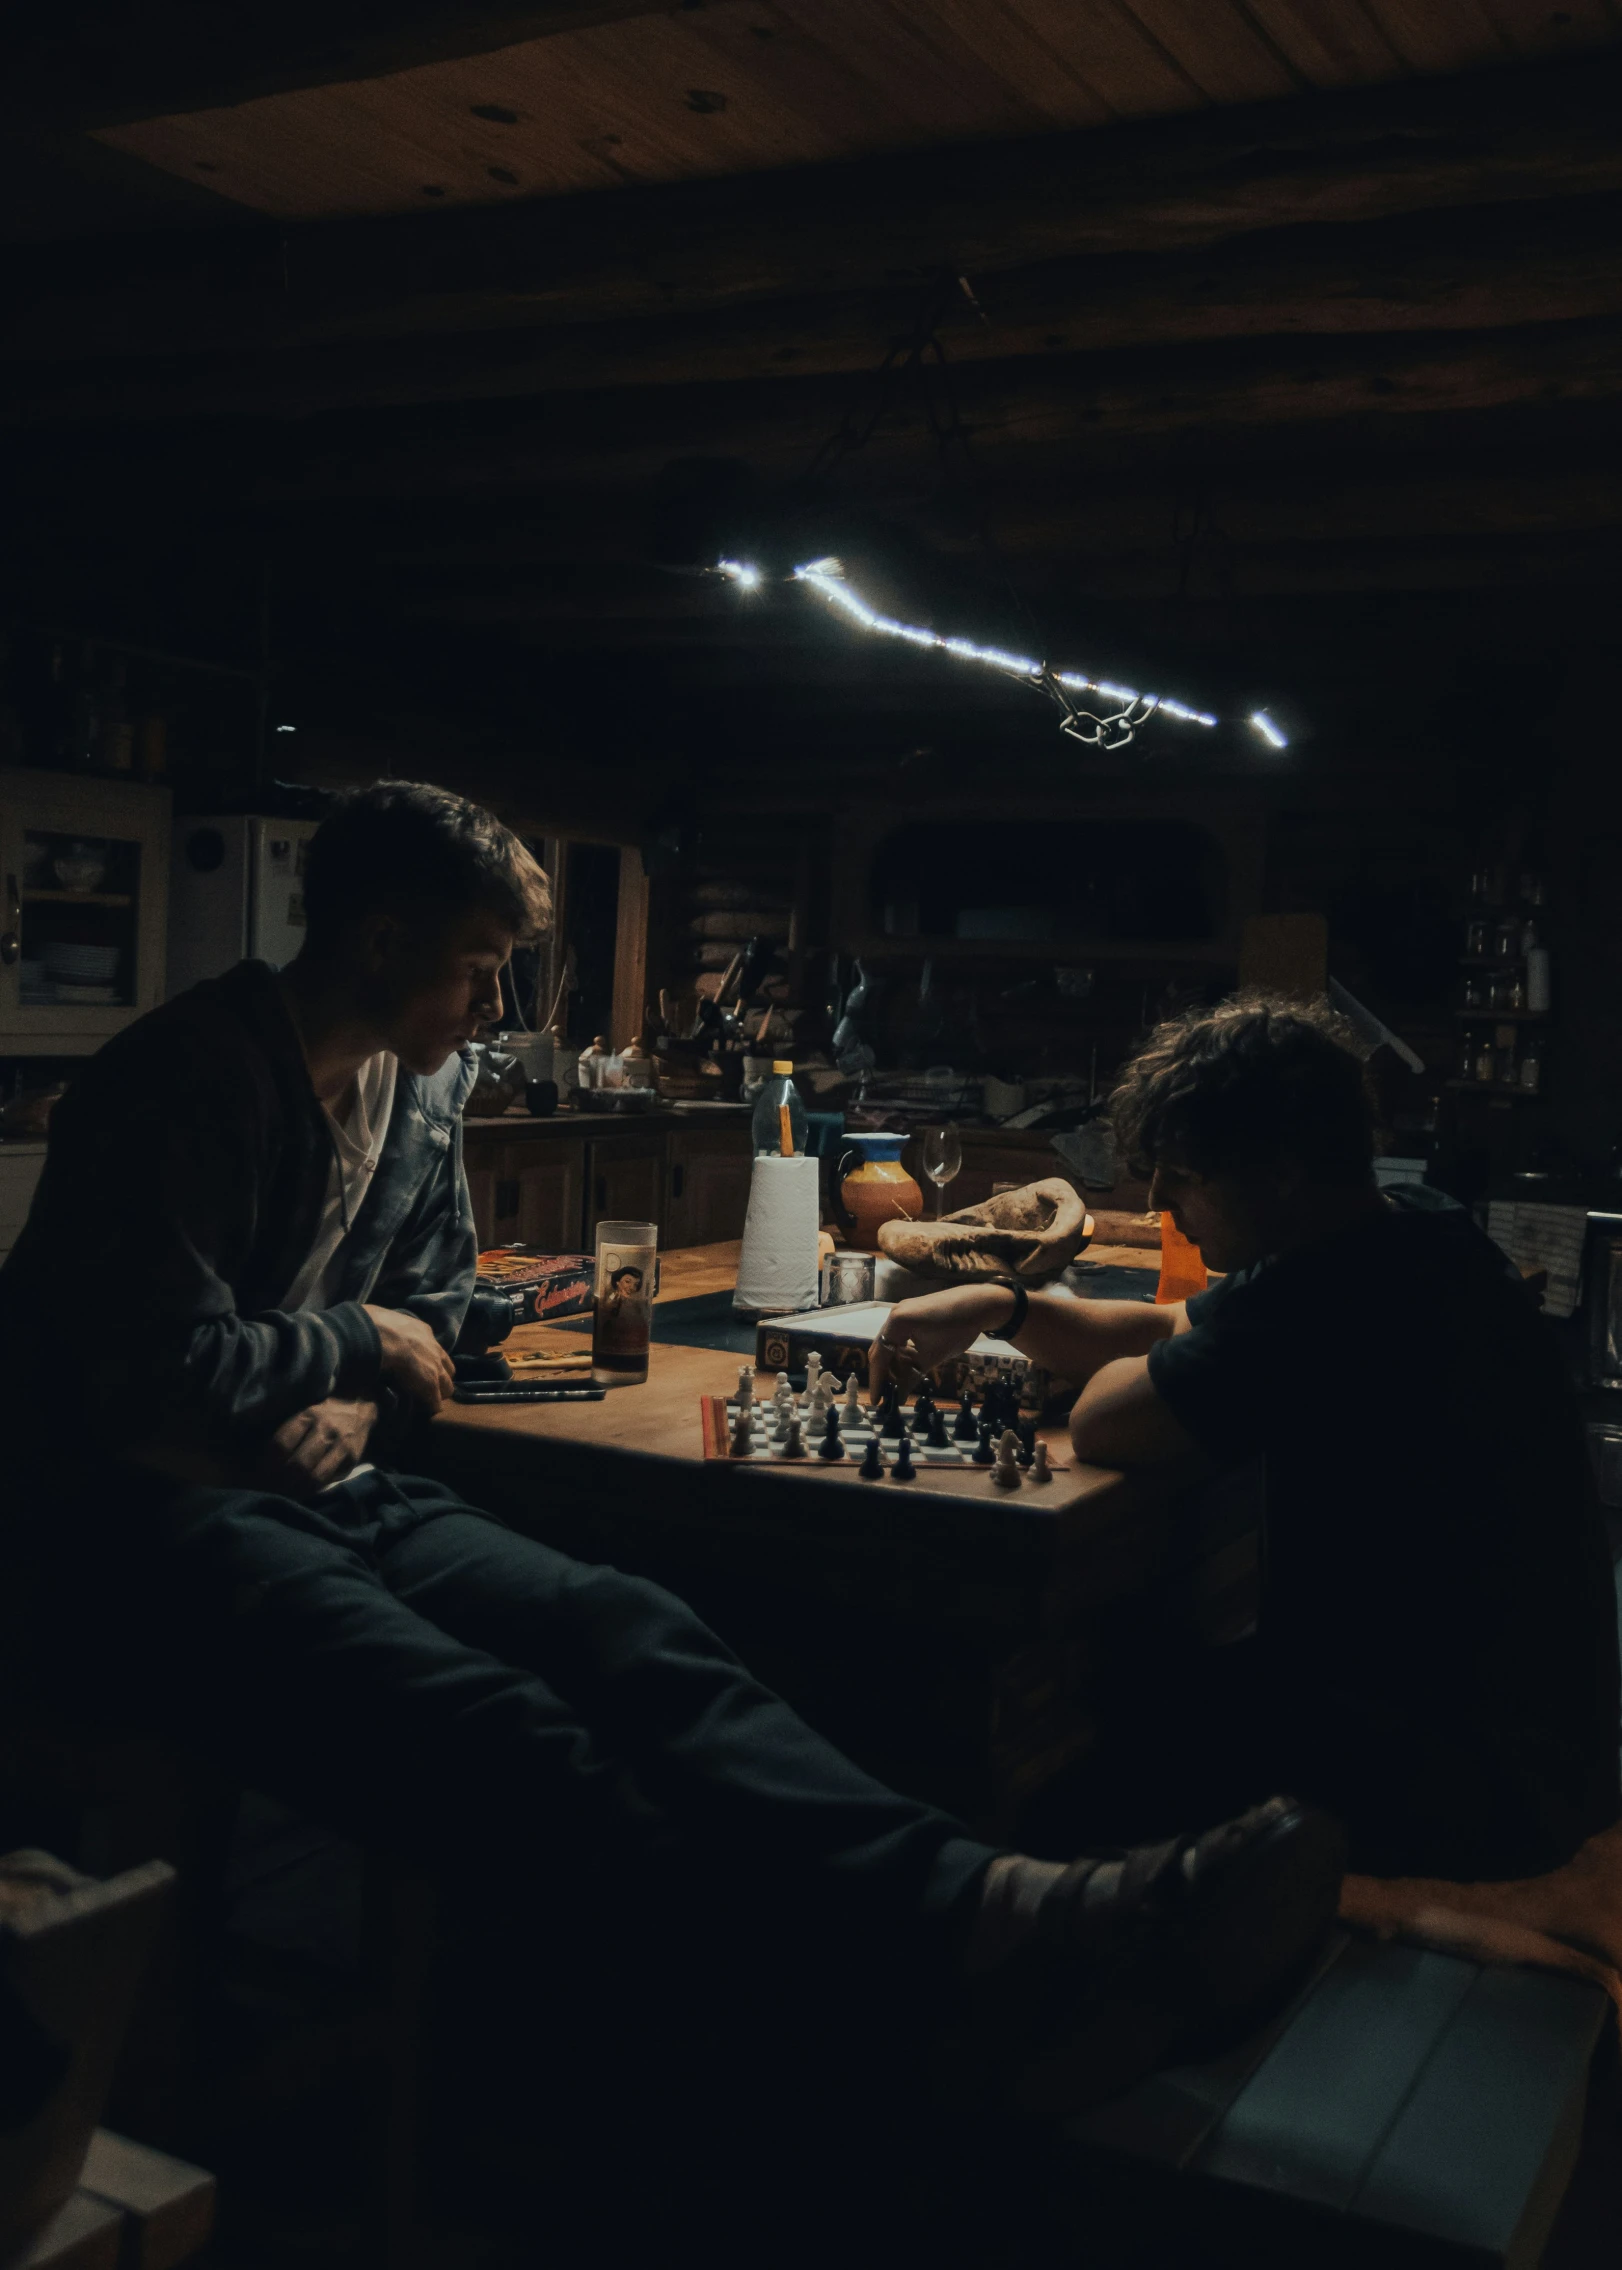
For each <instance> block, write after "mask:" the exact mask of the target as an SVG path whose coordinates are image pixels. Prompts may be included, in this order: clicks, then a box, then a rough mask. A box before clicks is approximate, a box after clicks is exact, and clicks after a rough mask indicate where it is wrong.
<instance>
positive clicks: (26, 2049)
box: [0, 1852, 175, 2261]
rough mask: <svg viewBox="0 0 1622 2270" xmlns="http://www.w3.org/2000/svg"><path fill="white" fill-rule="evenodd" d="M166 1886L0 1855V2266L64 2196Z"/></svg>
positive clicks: (147, 1870) (152, 1869)
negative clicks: (0, 2092)
mask: <svg viewBox="0 0 1622 2270" xmlns="http://www.w3.org/2000/svg"><path fill="white" fill-rule="evenodd" d="M174 1880H175V1874H174V1870H173V1869H172V1868H170V1867H169V1866H167V1865H166V1863H165V1862H163V1861H161V1860H154V1861H149V1862H147V1863H146V1865H145V1866H143V1867H140V1868H131V1869H127V1870H126V1871H125V1873H124V1874H123V1875H121V1876H114V1877H112V1878H111V1879H110V1880H109V1881H108V1882H106V1883H98V1882H96V1881H95V1880H94V1879H93V1878H91V1877H88V1876H81V1875H79V1874H78V1873H77V1871H76V1870H74V1869H72V1868H69V1867H67V1866H66V1865H65V1864H64V1863H63V1862H62V1861H60V1860H55V1859H52V1858H51V1856H50V1855H49V1854H48V1853H43V1852H12V1853H7V1854H5V1855H3V1856H0V2084H3V2097H0V2261H4V2260H6V2259H7V2258H9V2257H10V2255H11V2254H12V2253H14V2252H15V2251H17V2250H19V2249H20V2248H22V2247H23V2246H24V2245H25V2243H26V2242H27V2241H28V2240H29V2239H30V2238H32V2236H33V2235H34V2234H35V2233H36V2232H37V2231H40V2230H43V2228H44V2227H45V2225H46V2224H47V2223H48V2222H49V2221H50V2219H51V2217H52V2216H53V2215H54V2214H55V2213H56V2212H57V2210H58V2209H59V2208H60V2207H62V2206H63V2205H64V2204H65V2202H66V2201H67V2200H68V2199H69V2198H70V2197H71V2196H72V2193H73V2190H74V2186H75V2185H76V2184H77V2182H78V2180H79V2174H80V2170H81V2169H82V2168H83V2166H84V2161H85V2154H86V2152H87V2151H88V2150H89V2147H90V2139H91V2137H92V2135H93V2134H94V2132H95V2127H96V2121H97V2118H98V2117H99V2115H100V2112H101V2108H102V2104H103V2102H104V2100H105V2098H106V2095H107V2087H108V2083H109V2082H110V2080H111V2079H112V2072H113V2061H114V2059H115V2058H116V2056H117V2055H118V2048H119V2044H120V2042H121V2041H122V2040H123V2036H124V2028H125V2026H126V2024H127V2023H128V2020H129V2015H130V2010H131V2006H132V2005H133V2003H134V2000H135V1994H136V1989H137V1988H138V1987H139V1985H140V1982H141V1975H142V1973H143V1971H144V1970H145V1968H146V1965H147V1962H148V1959H149V1957H150V1955H151V1952H152V1944H153V1940H154V1938H155V1936H156V1933H157V1928H158V1923H159V1920H160V1918H161V1915H162V1912H163V1908H164V1904H165V1902H166V1901H167V1899H168V1897H169V1894H170V1890H171V1887H172V1886H173V1884H174Z"/></svg>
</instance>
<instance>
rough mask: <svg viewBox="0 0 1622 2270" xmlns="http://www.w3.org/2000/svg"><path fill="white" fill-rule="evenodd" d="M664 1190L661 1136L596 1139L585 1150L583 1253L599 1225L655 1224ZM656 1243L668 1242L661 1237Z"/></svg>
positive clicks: (594, 1236) (592, 1239)
mask: <svg viewBox="0 0 1622 2270" xmlns="http://www.w3.org/2000/svg"><path fill="white" fill-rule="evenodd" d="M664 1191H665V1139H664V1137H663V1136H662V1135H608V1136H600V1137H598V1138H596V1139H595V1140H594V1141H593V1142H592V1143H591V1144H589V1145H588V1147H587V1159H586V1223H585V1229H586V1240H585V1248H584V1250H585V1251H587V1252H589V1251H590V1250H591V1247H592V1244H593V1241H594V1240H595V1238H596V1235H597V1224H598V1223H599V1222H657V1221H658V1220H659V1216H660V1212H661V1209H662V1207H663V1204H664ZM660 1242H661V1243H662V1244H667V1245H668V1244H669V1243H671V1242H672V1241H671V1240H669V1239H668V1238H661V1241H660Z"/></svg>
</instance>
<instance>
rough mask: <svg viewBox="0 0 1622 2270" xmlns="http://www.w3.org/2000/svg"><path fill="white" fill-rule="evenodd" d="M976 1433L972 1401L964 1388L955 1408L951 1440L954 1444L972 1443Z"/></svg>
mask: <svg viewBox="0 0 1622 2270" xmlns="http://www.w3.org/2000/svg"><path fill="white" fill-rule="evenodd" d="M977 1432H978V1429H977V1428H976V1426H975V1423H974V1399H973V1397H972V1396H971V1395H970V1393H969V1391H968V1389H967V1388H965V1389H964V1390H963V1400H962V1402H961V1403H960V1404H959V1405H958V1407H957V1424H956V1425H955V1426H954V1427H953V1429H952V1440H953V1441H954V1442H973V1440H974V1438H975V1435H976V1433H977Z"/></svg>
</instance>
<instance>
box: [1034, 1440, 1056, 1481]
mask: <svg viewBox="0 0 1622 2270" xmlns="http://www.w3.org/2000/svg"><path fill="white" fill-rule="evenodd" d="M1052 1479H1053V1468H1052V1467H1051V1466H1050V1465H1049V1464H1048V1446H1047V1444H1046V1443H1045V1442H1039V1443H1038V1444H1037V1446H1036V1456H1035V1457H1034V1458H1033V1459H1032V1460H1031V1480H1032V1481H1033V1482H1051V1481H1052Z"/></svg>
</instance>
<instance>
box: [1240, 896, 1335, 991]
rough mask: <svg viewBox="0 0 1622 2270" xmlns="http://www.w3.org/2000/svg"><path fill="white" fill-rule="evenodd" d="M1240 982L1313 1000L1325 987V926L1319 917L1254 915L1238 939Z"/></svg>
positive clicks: (1246, 987)
mask: <svg viewBox="0 0 1622 2270" xmlns="http://www.w3.org/2000/svg"><path fill="white" fill-rule="evenodd" d="M1239 984H1240V989H1241V990H1242V991H1245V992H1248V991H1250V990H1251V989H1252V988H1255V989H1256V990H1258V991H1260V992H1264V993H1289V994H1293V995H1295V996H1296V997H1297V998H1298V999H1300V1000H1308V1001H1312V1000H1316V999H1317V998H1318V996H1319V995H1320V994H1321V993H1323V992H1324V991H1325V990H1326V989H1327V987H1328V984H1329V924H1328V923H1327V922H1326V921H1325V919H1324V917H1323V916H1322V915H1321V914H1253V915H1250V916H1249V917H1248V918H1247V920H1246V922H1245V927H1244V930H1243V932H1242V933H1241V936H1240V941H1239Z"/></svg>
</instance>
